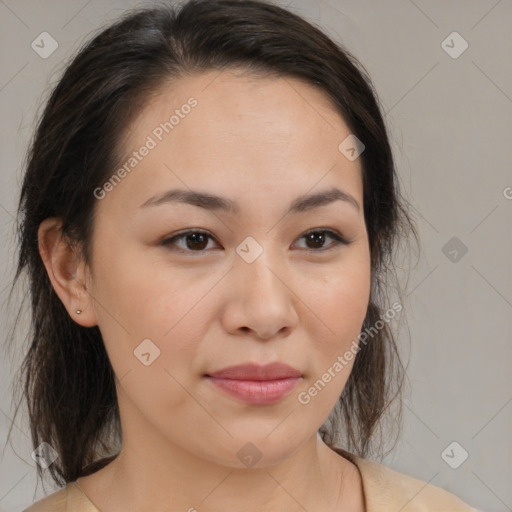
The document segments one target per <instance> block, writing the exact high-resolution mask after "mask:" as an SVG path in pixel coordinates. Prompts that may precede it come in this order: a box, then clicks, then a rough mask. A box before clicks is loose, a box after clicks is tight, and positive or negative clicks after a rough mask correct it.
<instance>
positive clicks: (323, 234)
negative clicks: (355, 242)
mask: <svg viewBox="0 0 512 512" xmlns="http://www.w3.org/2000/svg"><path fill="white" fill-rule="evenodd" d="M302 238H304V239H305V240H306V243H311V244H312V245H313V247H306V250H310V251H313V252H323V251H328V250H330V249H335V248H336V247H337V246H339V245H341V244H343V245H349V244H350V243H352V242H351V241H349V240H347V239H345V238H343V237H342V236H341V235H340V234H339V233H338V232H336V231H332V230H330V229H315V230H312V231H308V232H307V233H305V234H304V235H302V236H301V237H300V239H302ZM327 238H331V239H333V240H334V243H332V244H331V247H327V248H322V246H323V244H324V243H325V240H326V239H327ZM319 246H320V247H319Z"/></svg>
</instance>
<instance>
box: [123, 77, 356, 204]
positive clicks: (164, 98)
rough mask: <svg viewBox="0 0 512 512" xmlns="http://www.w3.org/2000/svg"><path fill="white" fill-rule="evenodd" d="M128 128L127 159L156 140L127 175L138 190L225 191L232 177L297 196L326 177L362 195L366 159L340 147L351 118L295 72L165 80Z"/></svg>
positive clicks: (247, 185) (248, 186)
mask: <svg viewBox="0 0 512 512" xmlns="http://www.w3.org/2000/svg"><path fill="white" fill-rule="evenodd" d="M127 128H128V129H127V130H126V133H125V137H124V140H123V142H122V149H123V155H124V156H123V159H122V160H123V162H121V163H126V162H127V161H128V159H129V158H130V157H131V156H133V152H134V151H138V150H139V149H140V148H142V147H144V146H151V150H150V151H145V153H146V155H145V156H144V157H143V158H141V159H140V161H138V162H137V164H136V167H135V168H134V171H131V172H130V176H129V178H128V179H126V180H124V181H126V185H125V184H124V183H123V188H124V189H125V191H129V192H130V193H132V194H138V195H140V194H143V193H144V192H146V193H147V194H149V193H150V192H153V193H155V192H158V191H161V190H162V189H163V188H164V187H166V186H167V185H177V184H179V185H180V186H181V188H186V187H188V186H190V188H198V187H197V185H200V186H202V187H203V188H207V189H208V190H210V191H212V192H214V193H219V194H220V195H229V193H228V189H229V187H232V186H233V187H239V190H238V191H240V187H243V188H244V189H245V191H250V192H254V187H258V189H262V190H264V191H266V192H268V193H269V194H270V193H272V192H274V193H275V192H276V191H281V193H286V192H287V190H289V191H290V192H291V191H294V194H295V195H299V194H304V193H306V192H307V191H308V190H309V189H311V187H313V186H314V185H315V183H316V182H319V181H320V180H324V176H325V183H323V184H324V185H325V186H332V185H339V184H343V185H345V188H348V189H349V191H350V193H351V194H352V195H354V196H359V197H361V195H362V188H361V187H362V181H361V169H360V163H359V159H358V160H357V161H349V160H348V159H347V158H345V156H344V155H343V154H342V153H341V152H340V150H339V149H338V146H339V145H340V143H341V142H342V141H343V140H344V139H345V138H346V137H347V136H348V135H350V130H349V128H348V126H347V125H346V123H345V122H344V120H343V118H342V116H341V115H340V114H339V113H338V112H337V110H336V109H335V107H334V105H333V103H332V102H331V100H330V98H329V97H328V96H327V95H326V94H325V93H324V92H323V91H322V90H320V89H319V88H317V87H314V86H312V85H309V84H306V83H305V82H303V81H300V80H297V79H294V78H290V77H264V76H252V75H247V73H241V72H240V71H237V70H229V71H227V70H225V71H222V72H221V71H217V70H215V71H210V72H205V73H201V74H195V75H189V76H185V77H182V78H180V79H178V80H174V81H172V82H169V83H167V84H165V85H164V86H163V87H161V89H160V90H159V91H158V93H157V94H156V95H154V96H153V97H152V98H151V100H148V102H147V104H146V105H145V107H144V108H143V109H142V111H141V112H140V113H139V114H138V116H137V117H136V118H135V119H134V121H133V122H132V123H131V125H130V126H129V127H127ZM180 182H181V183H180ZM128 183H129V184H128ZM283 187H284V188H283ZM324 188H325V187H324ZM147 194H146V195H147Z"/></svg>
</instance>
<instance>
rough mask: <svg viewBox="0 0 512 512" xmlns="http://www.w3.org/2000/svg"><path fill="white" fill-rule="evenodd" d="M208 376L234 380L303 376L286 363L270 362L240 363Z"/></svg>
mask: <svg viewBox="0 0 512 512" xmlns="http://www.w3.org/2000/svg"><path fill="white" fill-rule="evenodd" d="M207 375H208V377H220V378H224V379H234V380H260V381H261V380H277V379H289V378H292V377H301V376H302V374H301V372H300V371H299V370H297V369H295V368H293V367H291V366H289V365H287V364H284V363H279V362H276V363H270V364H266V365H259V364H256V363H247V364H239V365H236V366H230V367H228V368H223V369H222V370H218V371H216V372H213V373H208V374H207Z"/></svg>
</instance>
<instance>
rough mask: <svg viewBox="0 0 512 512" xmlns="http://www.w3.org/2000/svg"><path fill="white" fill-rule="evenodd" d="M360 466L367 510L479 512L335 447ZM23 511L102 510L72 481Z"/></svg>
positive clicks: (436, 489) (442, 492)
mask: <svg viewBox="0 0 512 512" xmlns="http://www.w3.org/2000/svg"><path fill="white" fill-rule="evenodd" d="M333 449H334V450H335V451H336V452H337V453H338V454H340V455H341V456H342V457H344V458H346V459H348V460H350V461H351V462H352V463H353V464H355V465H356V466H357V468H358V469H359V473H360V475H361V480H362V483H363V493H364V499H365V510H366V512H398V511H400V512H427V511H428V512H478V510H477V509H475V508H472V507H471V506H469V505H467V504H466V503H464V502H463V501H462V500H461V499H460V498H458V497H457V496H456V495H455V494H452V493H449V492H448V491H446V490H444V489H442V488H440V487H437V486H435V485H432V484H429V483H427V482H424V481H422V480H418V479H416V478H413V477H410V476H408V475H405V474H403V473H399V472H397V471H394V470H393V469H391V468H388V467H386V466H384V465H383V464H380V463H378V462H375V461H372V460H369V459H365V458H361V457H357V456H355V455H353V454H351V453H349V452H347V451H345V450H343V449H341V448H333ZM23 512H102V511H101V510H100V509H98V508H97V507H96V506H95V505H94V503H93V502H92V500H91V499H89V498H88V497H87V495H86V494H85V493H84V492H83V491H82V490H81V488H80V486H79V485H78V484H77V482H76V481H75V482H70V483H68V484H67V485H66V487H64V488H63V489H60V490H59V491H56V492H54V493H53V494H50V495H49V496H47V497H46V498H43V499H41V500H39V501H37V502H36V503H34V504H33V505H32V506H30V507H29V508H27V509H25V510H24V511H23Z"/></svg>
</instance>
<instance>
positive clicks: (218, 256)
mask: <svg viewBox="0 0 512 512" xmlns="http://www.w3.org/2000/svg"><path fill="white" fill-rule="evenodd" d="M173 115H174V117H172V116H173ZM171 117H172V119H171V121H170V118H171ZM166 122H167V123H168V124H167V125H165V123H166ZM350 133H351V132H350V130H349V128H348V127H347V125H346V124H345V123H344V121H343V120H342V118H341V117H340V116H339V114H338V113H337V112H336V111H335V110H334V108H333V106H332V105H331V104H330V103H329V101H328V100H327V98H326V97H325V96H324V95H323V93H322V92H319V91H318V90H316V89H315V88H313V87H311V86H309V85H306V84H304V83H302V82H300V81H298V80H294V79H290V78H286V79H284V78H281V79H269V78H254V77H253V78H248V77H247V76H245V77H244V76H239V75H238V76H237V75H235V74H234V73H233V72H227V71H225V72H223V73H219V72H217V71H215V72H210V73H203V74H201V75H195V76H190V77H187V78H184V79H181V80H180V81H179V82H177V83H175V84H174V85H169V86H168V88H166V89H165V90H164V91H163V92H162V93H161V94H160V95H159V96H158V97H156V98H155V99H153V100H152V101H151V103H150V104H149V106H147V107H146V108H145V109H144V110H143V111H142V112H141V113H140V115H139V117H138V118H137V119H136V120H135V122H134V123H133V124H132V125H131V126H130V127H128V130H127V137H126V138H125V140H124V142H123V149H124V150H125V152H126V158H125V160H124V161H123V162H122V163H121V165H120V166H119V169H120V168H121V167H122V165H124V164H126V166H125V171H124V172H123V171H118V169H116V170H115V171H116V176H117V177H116V178H113V179H112V180H111V184H110V185H107V186H106V187H104V188H103V189H102V190H101V192H100V191H97V196H98V197H101V199H99V200H98V202H97V210H96V217H95V221H94V236H93V242H92V260H91V269H90V270H91V273H90V275H89V278H88V283H87V288H88V291H89V293H90V296H91V299H92V300H91V305H90V307H91V308H92V309H93V311H94V315H95V318H96V321H97V323H98V326H99V329H100V330H101V333H102V336H103V339H104V342H105V346H106V349H107V352H108V355H109V358H110V360H111V363H112V366H113V369H114V372H115V374H116V377H117V379H118V380H117V392H118V398H119V405H120V411H121V420H122V425H123V449H126V447H127V446H131V447H132V448H133V449H135V450H138V451H139V453H142V451H143V450H146V451H151V450H153V451H155V450H159V453H160V454H162V452H161V450H162V446H169V447H171V446H172V447H173V449H174V450H185V451H186V452H187V453H191V454H193V455H195V456H197V457H200V458H202V459H207V460H209V461H211V462H216V463H222V464H225V465H228V466H237V467H243V465H244V464H245V465H247V463H246V462H244V460H243V456H244V455H245V454H251V453H250V452H251V450H252V454H254V455H256V457H261V461H260V462H259V464H260V465H266V464H273V463H276V462H278V461H279V460H280V459H283V458H286V457H288V456H290V455H291V454H293V453H294V452H296V451H297V450H298V449H299V448H300V447H301V446H302V445H304V443H306V441H308V440H309V439H311V437H312V436H314V435H316V432H317V430H318V429H319V427H320V426H321V425H322V423H323V422H324V421H325V419H326V418H327V416H328V415H329V413H330V411H331V410H332V408H333V407H334V405H335V403H336V401H337V400H338V398H339V396H340V394H341V392H342V390H343V388H344V386H345V384H346V381H347V379H348V377H349V374H350V371H351V369H352V365H353V362H354V361H353V359H352V360H351V361H345V360H344V361H345V363H344V366H343V365H341V366H343V368H341V369H340V363H339V356H343V355H344V353H345V352H346V351H347V350H349V349H350V348H351V347H352V351H353V352H354V350H353V348H354V343H353V342H354V341H355V342H357V336H358V334H359V333H360V331H361V327H362V323H363V320H364V317H365V314H366V309H367V305H368V301H369V294H370V255H369V245H368V240H367V231H366V227H365V222H364V214H363V188H362V170H361V163H360V159H359V158H357V159H353V158H351V159H349V158H347V157H346V156H345V155H344V153H343V152H341V150H340V149H339V145H340V144H341V143H342V142H343V141H344V140H345V139H346V138H347V137H348V136H349V135H350ZM345 144H346V143H345ZM343 147H345V146H343ZM141 148H146V149H141ZM134 152H136V153H134ZM130 156H131V157H132V160H130ZM335 189H338V190H339V191H341V192H342V194H339V195H338V196H336V194H333V195H332V197H331V200H315V199H310V200H309V201H308V200H307V199H306V198H307V197H309V196H311V197H313V196H316V195H317V194H322V193H325V192H328V191H333V190H335ZM173 190H179V191H182V192H184V193H189V192H191V191H196V192H199V193H201V194H208V195H210V196H219V198H222V199H215V200H210V201H207V202H206V201H204V202H203V203H202V206H199V205H198V202H196V204H191V203H189V202H184V201H179V200H177V198H178V197H179V196H176V195H174V196H173V195H171V194H170V191H173ZM166 194H167V196H166ZM344 195H345V196H344ZM349 196H350V197H351V198H352V199H350V200H347V199H346V197H349ZM173 197H174V199H173ZM297 201H300V205H299V206H297V204H298V203H297ZM226 205H231V208H228V207H225V206H226ZM294 205H295V206H296V207H295V208H293V206H294ZM188 230H190V231H191V232H193V233H192V234H190V233H189V234H188V236H187V235H186V233H185V232H186V231H188ZM197 231H199V232H200V233H197ZM310 231H314V233H313V234H312V235H310V236H307V233H308V232H310ZM330 232H334V233H335V235H334V236H333V235H331V234H330ZM201 233H202V234H201ZM177 234H180V235H181V234H184V236H181V237H179V238H178V237H176V238H174V239H173V237H175V236H176V235H177ZM336 235H337V236H340V237H341V238H344V239H347V240H349V241H350V244H348V245H345V244H343V243H341V242H337V241H336V238H335V236H336ZM171 239H173V240H171ZM337 361H338V365H336V364H335V363H336V362H337ZM273 362H282V363H285V364H287V365H290V366H291V367H293V368H295V369H296V370H298V372H299V374H300V378H297V379H294V380H293V381H290V380H288V381H287V382H288V383H289V384H290V383H291V384H290V386H291V389H290V387H288V388H286V389H288V391H287V393H284V394H282V393H279V390H280V389H281V387H279V386H281V385H284V384H286V382H284V383H283V382H281V384H269V382H268V381H267V383H266V384H250V383H249V384H247V385H246V387H247V386H248V387H249V388H251V389H253V390H254V388H256V390H257V391H256V392H254V393H253V394H251V395H250V396H249V395H233V394H230V393H228V392H227V391H226V390H225V389H224V388H222V387H221V386H220V385H218V384H217V383H216V382H221V383H222V382H223V383H224V384H226V383H227V381H226V380H223V381H215V380H214V379H212V378H210V377H208V376H207V375H208V374H211V373H213V372H216V371H218V370H221V369H224V368H226V367H230V366H233V365H240V364H245V363H256V364H259V365H264V364H267V363H273ZM326 374H327V376H326ZM329 377H330V378H329ZM319 381H320V383H319ZM231 382H232V381H231ZM315 383H316V388H315V389H316V392H315V389H313V391H311V389H310V388H312V387H314V386H315ZM251 386H252V387H251ZM238 388H243V384H239V385H238ZM244 389H245V388H244ZM265 389H267V391H268V394H265V392H264V391H262V390H265ZM258 390H259V391H258ZM269 390H270V391H269ZM272 390H274V393H273V392H272ZM276 390H277V391H276ZM242 393H243V390H242ZM251 397H252V398H251ZM247 443H252V445H254V446H252V445H248V444H247ZM240 450H242V451H240Z"/></svg>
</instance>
